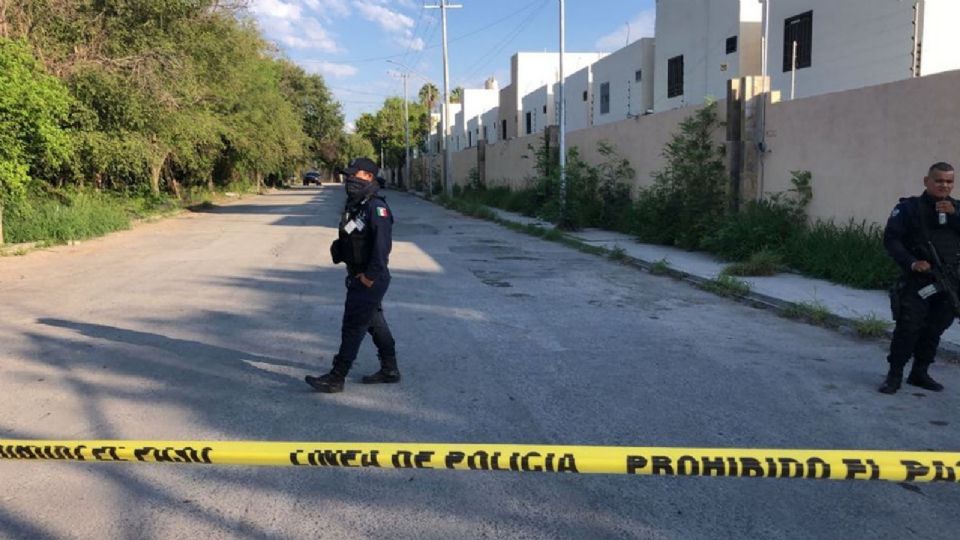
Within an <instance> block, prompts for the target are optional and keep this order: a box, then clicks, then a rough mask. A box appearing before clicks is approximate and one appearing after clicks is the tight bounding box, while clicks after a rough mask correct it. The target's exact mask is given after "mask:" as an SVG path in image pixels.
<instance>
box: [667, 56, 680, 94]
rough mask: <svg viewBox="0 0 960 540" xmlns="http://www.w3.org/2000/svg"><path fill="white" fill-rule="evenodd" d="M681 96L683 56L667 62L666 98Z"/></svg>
mask: <svg viewBox="0 0 960 540" xmlns="http://www.w3.org/2000/svg"><path fill="white" fill-rule="evenodd" d="M682 95H683V55H680V56H674V57H673V58H671V59H670V60H667V97H668V98H672V97H677V96H682Z"/></svg>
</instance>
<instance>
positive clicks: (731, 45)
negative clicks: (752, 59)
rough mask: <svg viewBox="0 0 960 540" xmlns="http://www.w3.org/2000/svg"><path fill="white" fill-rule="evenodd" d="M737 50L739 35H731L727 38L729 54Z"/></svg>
mask: <svg viewBox="0 0 960 540" xmlns="http://www.w3.org/2000/svg"><path fill="white" fill-rule="evenodd" d="M735 52H737V36H730V37H728V38H727V54H733V53H735Z"/></svg>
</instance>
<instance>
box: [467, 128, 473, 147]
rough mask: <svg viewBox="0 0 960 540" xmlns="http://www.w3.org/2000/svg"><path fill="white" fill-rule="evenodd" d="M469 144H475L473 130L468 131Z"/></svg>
mask: <svg viewBox="0 0 960 540" xmlns="http://www.w3.org/2000/svg"><path fill="white" fill-rule="evenodd" d="M467 146H473V131H468V132H467Z"/></svg>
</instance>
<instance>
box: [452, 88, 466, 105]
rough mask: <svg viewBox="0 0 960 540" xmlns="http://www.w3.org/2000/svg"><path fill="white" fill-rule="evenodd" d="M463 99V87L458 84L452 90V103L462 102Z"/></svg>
mask: <svg viewBox="0 0 960 540" xmlns="http://www.w3.org/2000/svg"><path fill="white" fill-rule="evenodd" d="M462 101H463V87H462V86H458V87H456V88H454V89H453V92H450V103H460V102H462Z"/></svg>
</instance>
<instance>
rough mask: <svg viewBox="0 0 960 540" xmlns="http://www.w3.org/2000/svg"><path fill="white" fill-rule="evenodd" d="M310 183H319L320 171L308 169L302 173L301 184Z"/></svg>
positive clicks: (307, 184)
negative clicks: (308, 170)
mask: <svg viewBox="0 0 960 540" xmlns="http://www.w3.org/2000/svg"><path fill="white" fill-rule="evenodd" d="M310 184H316V185H318V186H319V185H320V173H318V172H317V171H310V172H307V173H304V175H303V185H305V186H309V185H310Z"/></svg>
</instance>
